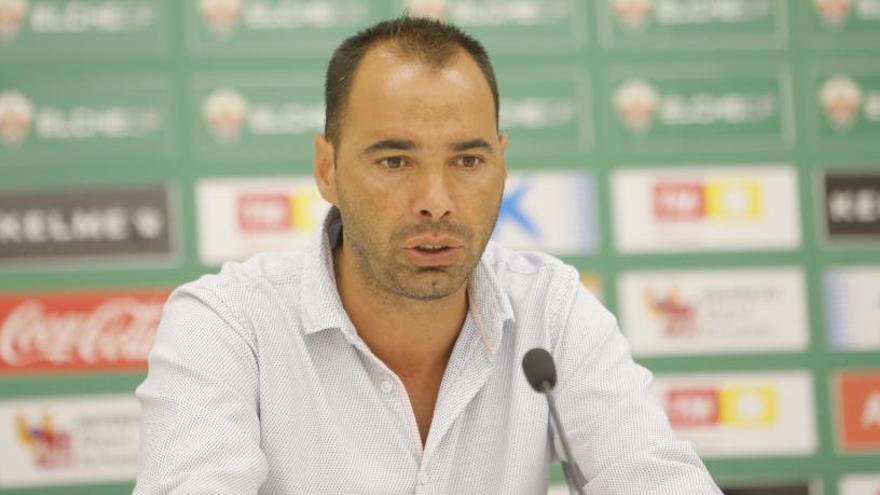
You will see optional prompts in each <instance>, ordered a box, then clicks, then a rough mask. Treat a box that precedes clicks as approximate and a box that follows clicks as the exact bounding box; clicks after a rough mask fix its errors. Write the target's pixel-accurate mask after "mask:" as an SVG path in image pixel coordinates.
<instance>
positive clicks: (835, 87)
mask: <svg viewBox="0 0 880 495" xmlns="http://www.w3.org/2000/svg"><path fill="white" fill-rule="evenodd" d="M819 101H820V103H821V105H822V110H824V111H825V116H826V117H827V118H828V121H829V122H831V126H832V127H834V128H835V129H837V130H839V131H845V130H847V129H849V128H850V127H852V125H853V123H854V122H855V120H856V117H857V116H858V113H859V110H860V109H861V107H862V88H860V87H859V85H858V84H856V82H855V81H853V80H852V79H850V78H849V77H847V76H844V75H837V76H833V77H831V78H829V79H828V80H827V81H825V83H824V84H822V89H821V90H819Z"/></svg>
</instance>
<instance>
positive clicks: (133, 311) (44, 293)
mask: <svg viewBox="0 0 880 495" xmlns="http://www.w3.org/2000/svg"><path fill="white" fill-rule="evenodd" d="M404 8H408V9H409V11H410V12H411V13H413V14H415V15H429V16H439V17H443V18H445V19H448V20H450V21H453V22H455V23H457V24H459V25H460V26H462V27H463V28H464V29H465V30H467V31H469V32H471V33H473V34H474V35H476V36H477V37H478V38H479V39H481V40H482V41H484V42H485V44H486V45H487V47H488V48H489V50H490V52H491V54H492V55H493V57H494V61H495V63H496V68H497V73H498V79H499V82H500V86H501V128H502V129H503V131H504V132H506V133H507V134H508V135H509V136H510V148H509V152H508V157H507V158H508V165H509V167H510V170H511V174H510V179H509V183H508V184H507V188H506V193H505V197H504V200H503V204H502V207H501V214H500V217H499V221H498V225H497V230H496V232H495V239H496V240H497V241H499V242H501V243H503V244H506V245H508V246H511V247H515V248H526V249H539V250H543V251H547V252H550V253H553V254H555V255H558V256H560V257H561V258H562V259H564V260H566V261H567V262H569V263H572V264H574V265H575V266H576V267H578V268H579V269H580V270H581V271H582V272H583V274H584V281H585V283H586V284H587V285H588V286H589V287H590V288H591V290H593V291H594V292H595V293H596V294H597V295H598V296H599V297H601V298H602V299H603V300H604V302H605V303H606V304H607V305H608V306H609V307H610V308H611V309H612V310H613V311H615V313H616V314H617V315H618V316H619V319H620V323H621V327H622V330H623V332H624V333H625V334H626V336H627V337H628V338H629V340H630V342H631V345H632V350H633V353H634V355H635V356H636V358H637V360H638V361H639V362H641V363H643V364H644V365H646V366H647V367H649V368H650V369H651V370H653V371H654V372H655V374H656V387H655V388H656V393H657V396H658V397H659V398H660V400H661V402H662V404H663V405H664V407H665V408H666V410H667V412H668V414H669V418H670V421H671V423H672V426H673V427H674V428H675V429H676V431H677V432H678V434H679V435H680V436H681V437H682V438H684V439H688V440H691V441H693V442H694V443H695V445H696V447H697V449H698V450H699V452H700V453H701V455H702V456H703V458H704V459H705V460H706V463H707V465H708V467H709V468H710V470H711V471H712V473H713V474H714V476H715V477H716V478H717V480H718V481H719V482H720V484H721V485H722V486H723V487H724V489H725V491H726V492H727V493H730V494H753V495H754V494H811V495H816V494H831V495H834V494H838V493H839V494H842V495H856V494H859V495H864V494H872V495H876V494H877V493H880V0H596V1H576V0H412V1H405V0H373V1H370V2H364V1H355V0H323V1H321V0H201V1H199V0H187V1H173V0H75V1H74V0H71V1H60V0H0V493H30V494H62V493H63V494H117V493H126V492H129V491H130V490H131V487H132V482H133V479H134V475H135V470H136V459H137V443H138V438H137V435H138V433H137V418H138V405H137V402H136V401H135V400H134V398H133V395H132V391H133V390H134V388H135V387H136V385H137V384H138V383H140V382H141V380H142V379H143V377H144V373H145V358H146V355H147V352H148V350H149V348H150V344H151V340H152V338H153V335H154V332H155V327H156V323H157V320H158V319H159V316H160V311H161V307H162V303H163V301H164V299H165V298H166V297H167V295H168V293H169V291H170V289H171V288H173V287H174V286H175V285H177V284H180V283H182V282H185V281H188V280H191V279H193V278H196V277H197V276H198V275H200V274H202V273H206V272H213V271H216V270H217V269H218V268H219V265H220V264H221V263H222V262H223V261H225V260H237V259H244V258H246V257H247V256H249V255H251V254H253V253H256V252H258V251H262V250H278V249H298V248H300V247H302V246H303V245H304V243H305V242H306V239H307V238H308V237H309V235H310V234H311V232H312V231H313V230H314V229H315V227H316V225H317V222H318V219H319V216H320V214H321V212H322V211H323V210H324V209H325V208H326V205H325V204H323V203H322V200H321V199H320V197H319V196H318V194H317V192H316V189H315V186H314V185H313V181H312V179H311V177H310V163H311V156H312V150H311V145H310V142H311V137H312V135H313V133H315V132H320V131H321V130H322V126H323V101H322V90H321V84H322V72H323V70H324V68H325V66H326V62H327V60H328V57H329V55H330V53H331V50H332V48H333V47H334V46H335V45H336V44H337V43H338V42H339V41H340V40H341V39H342V38H343V37H345V36H347V35H349V34H351V33H353V32H354V31H355V30H356V29H357V28H358V27H360V26H364V25H367V24H369V23H372V22H374V21H377V20H380V19H384V18H389V17H393V16H395V15H397V14H398V13H400V12H401V11H402V10H403V9H404ZM499 455H503V453H499ZM553 480H554V484H555V485H556V489H559V483H561V477H560V475H559V471H558V470H557V471H554V477H553Z"/></svg>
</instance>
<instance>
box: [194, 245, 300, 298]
mask: <svg viewBox="0 0 880 495" xmlns="http://www.w3.org/2000/svg"><path fill="white" fill-rule="evenodd" d="M304 260H305V255H304V254H303V253H298V252H292V251H284V252H265V253H260V254H257V255H255V256H252V257H251V258H249V259H247V260H245V261H227V262H224V263H223V265H222V266H221V267H220V270H219V271H217V272H216V273H207V274H204V275H202V276H200V277H199V278H197V279H195V280H193V281H191V282H187V283H185V284H183V285H181V286H180V287H178V288H177V291H180V292H190V293H196V294H209V295H210V296H212V297H213V298H215V299H217V300H218V301H220V302H223V303H225V304H226V305H229V306H239V305H240V304H241V303H242V302H244V301H245V300H248V299H251V297H247V296H249V295H250V296H254V295H258V294H262V295H265V293H266V292H267V291H276V290H279V289H280V288H286V289H290V288H291V287H297V286H299V284H300V282H301V275H302V268H303V263H304Z"/></svg>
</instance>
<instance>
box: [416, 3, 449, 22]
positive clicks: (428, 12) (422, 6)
mask: <svg viewBox="0 0 880 495" xmlns="http://www.w3.org/2000/svg"><path fill="white" fill-rule="evenodd" d="M447 3H448V2H447V0H408V1H407V3H406V6H407V10H408V11H409V13H410V15H411V16H413V17H427V18H429V19H443V18H444V17H446V8H447Z"/></svg>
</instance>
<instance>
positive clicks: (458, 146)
mask: <svg viewBox="0 0 880 495" xmlns="http://www.w3.org/2000/svg"><path fill="white" fill-rule="evenodd" d="M474 148H485V149H486V150H487V151H492V145H491V144H489V143H488V142H487V141H486V140H485V139H483V138H476V139H471V140H469V141H463V142H461V143H455V144H453V145H452V146H450V147H449V150H450V151H452V152H453V153H457V152H459V151H467V150H472V149H474Z"/></svg>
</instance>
